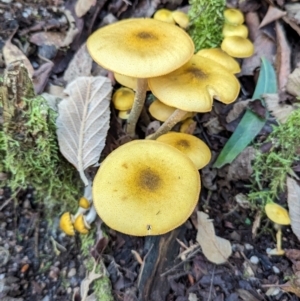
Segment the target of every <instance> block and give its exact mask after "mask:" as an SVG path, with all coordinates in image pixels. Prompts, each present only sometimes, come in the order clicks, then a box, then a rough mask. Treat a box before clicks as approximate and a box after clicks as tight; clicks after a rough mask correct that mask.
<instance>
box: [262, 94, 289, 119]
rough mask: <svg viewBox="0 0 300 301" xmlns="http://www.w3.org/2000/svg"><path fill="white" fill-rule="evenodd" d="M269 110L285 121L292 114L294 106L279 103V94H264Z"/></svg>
mask: <svg viewBox="0 0 300 301" xmlns="http://www.w3.org/2000/svg"><path fill="white" fill-rule="evenodd" d="M262 97H263V99H264V100H265V102H266V105H267V108H268V110H269V111H270V112H271V113H272V115H273V116H274V117H275V118H276V119H277V121H279V122H281V123H285V122H286V121H287V119H288V118H289V116H290V114H291V113H292V112H293V111H294V108H293V106H290V105H287V104H280V103H279V95H278V94H263V95H262Z"/></svg>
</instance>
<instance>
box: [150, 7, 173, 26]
mask: <svg viewBox="0 0 300 301" xmlns="http://www.w3.org/2000/svg"><path fill="white" fill-rule="evenodd" d="M153 19H155V20H159V21H162V22H166V23H170V24H175V20H174V19H173V17H172V12H171V11H170V10H168V9H165V8H162V9H159V10H157V11H156V12H155V14H154V15H153Z"/></svg>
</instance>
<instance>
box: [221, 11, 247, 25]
mask: <svg viewBox="0 0 300 301" xmlns="http://www.w3.org/2000/svg"><path fill="white" fill-rule="evenodd" d="M224 18H225V22H226V23H229V24H232V25H240V24H243V23H244V15H243V13H242V12H241V11H240V10H239V9H236V8H227V9H225V10H224Z"/></svg>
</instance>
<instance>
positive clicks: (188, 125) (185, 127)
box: [179, 118, 196, 133]
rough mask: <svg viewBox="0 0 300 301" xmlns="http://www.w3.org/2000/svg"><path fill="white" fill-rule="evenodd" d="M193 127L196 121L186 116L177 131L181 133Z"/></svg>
mask: <svg viewBox="0 0 300 301" xmlns="http://www.w3.org/2000/svg"><path fill="white" fill-rule="evenodd" d="M195 128H196V121H195V120H194V119H193V118H187V119H185V120H184V121H183V122H182V124H181V126H180V129H179V131H180V132H181V133H188V131H191V130H192V131H193V130H194V129H195Z"/></svg>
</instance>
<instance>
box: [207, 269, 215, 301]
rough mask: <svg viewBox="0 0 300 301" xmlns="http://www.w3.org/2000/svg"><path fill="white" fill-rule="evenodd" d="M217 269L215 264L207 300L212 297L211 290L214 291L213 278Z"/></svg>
mask: <svg viewBox="0 0 300 301" xmlns="http://www.w3.org/2000/svg"><path fill="white" fill-rule="evenodd" d="M215 269H216V266H215V265H214V269H213V271H212V275H211V281H210V286H209V293H208V298H207V301H209V300H210V298H211V292H212V287H213V279H214V277H215Z"/></svg>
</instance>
